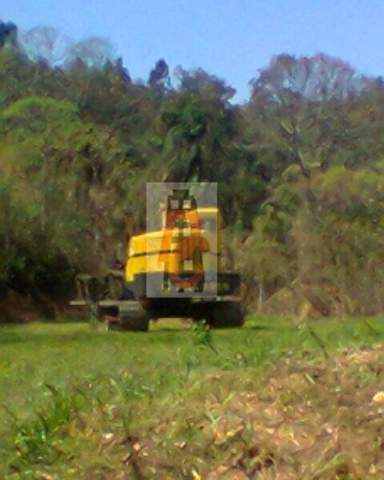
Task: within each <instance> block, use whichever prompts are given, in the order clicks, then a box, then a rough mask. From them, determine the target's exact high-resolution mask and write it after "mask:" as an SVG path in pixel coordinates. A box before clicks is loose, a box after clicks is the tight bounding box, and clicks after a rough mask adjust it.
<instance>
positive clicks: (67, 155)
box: [0, 24, 384, 320]
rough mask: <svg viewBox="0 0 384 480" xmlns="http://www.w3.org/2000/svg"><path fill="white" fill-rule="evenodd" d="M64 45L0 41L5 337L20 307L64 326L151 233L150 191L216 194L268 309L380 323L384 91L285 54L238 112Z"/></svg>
mask: <svg viewBox="0 0 384 480" xmlns="http://www.w3.org/2000/svg"><path fill="white" fill-rule="evenodd" d="M56 41H57V35H56V33H55V32H54V31H53V30H52V29H49V28H40V29H39V28H37V29H33V30H32V31H31V32H29V34H24V35H22V36H21V35H18V32H17V28H16V27H15V26H13V25H8V26H4V24H2V28H1V29H0V295H1V299H2V300H1V302H2V305H3V308H2V312H3V314H2V315H3V320H7V319H9V320H11V319H14V317H15V315H14V311H12V308H8V310H7V309H6V305H8V306H9V305H10V304H11V305H12V302H13V304H19V303H20V301H19V298H20V296H22V297H23V298H24V299H27V298H28V302H30V304H38V305H40V306H42V309H43V310H44V311H43V314H44V316H54V315H55V308H57V305H60V304H61V303H62V302H63V301H64V300H66V299H67V298H68V296H69V295H70V289H71V285H72V280H73V276H74V274H75V273H76V272H78V271H83V270H86V271H91V272H93V273H102V272H103V270H105V269H106V268H108V267H109V266H110V265H111V263H112V262H113V261H114V259H116V258H120V259H123V258H124V251H125V245H126V239H127V238H128V237H129V236H130V235H132V234H133V233H135V232H137V231H139V230H141V229H143V228H144V226H145V215H144V213H145V212H144V203H145V202H144V200H145V188H144V187H145V182H147V181H185V180H197V181H209V182H218V185H219V203H220V206H221V208H222V210H223V213H224V218H225V222H226V231H227V235H226V238H227V242H226V243H227V261H228V264H229V265H230V266H231V267H235V268H238V269H240V271H241V272H242V274H243V278H244V291H243V295H244V300H245V301H246V302H247V303H249V304H250V305H252V306H253V307H254V308H256V307H258V308H265V309H266V311H272V312H275V311H276V310H279V312H278V313H295V314H297V313H300V312H301V311H304V312H307V314H308V315H310V314H314V315H325V316H329V315H344V314H352V315H358V314H376V313H378V312H381V311H382V310H383V299H384V269H383V247H384V245H383V243H384V236H383V234H382V232H383V222H384V215H383V208H384V180H383V179H384V176H383V171H384V157H383V152H384V136H383V133H382V132H383V130H384V83H383V81H382V79H381V78H376V79H373V78H367V77H364V76H362V75H358V74H357V73H356V72H355V71H354V70H353V68H352V67H351V66H350V65H348V64H347V63H345V62H343V61H342V60H339V59H335V58H331V57H329V56H327V55H325V54H319V55H316V56H313V57H298V58H296V57H294V56H291V55H286V54H281V55H277V56H276V57H274V58H272V59H271V62H270V64H269V65H268V66H266V67H265V68H264V69H262V70H261V71H260V72H258V73H257V72H255V78H254V79H252V80H251V81H250V87H251V96H250V99H249V101H248V102H246V103H244V104H241V105H237V104H234V103H231V98H232V97H233V95H234V90H233V89H232V88H231V87H230V86H229V85H227V84H226V83H225V81H223V80H221V79H218V78H217V77H215V76H214V75H211V74H209V73H207V72H205V71H203V70H201V69H196V70H193V71H186V70H184V69H183V68H181V67H179V68H177V69H176V71H175V72H174V75H173V77H171V76H170V72H169V68H168V65H167V64H166V62H165V61H164V60H159V61H158V62H157V64H156V65H155V66H154V68H153V70H152V71H151V72H150V74H149V78H148V80H147V81H133V80H132V79H131V78H130V75H129V72H128V69H127V68H126V67H125V66H124V65H123V62H122V60H121V59H115V58H113V56H112V55H111V52H110V48H109V44H108V43H107V42H104V41H102V40H100V39H95V38H93V39H89V40H84V41H81V42H78V43H77V44H74V45H72V46H70V47H68V49H67V50H66V52H65V55H63V56H62V57H61V58H60V60H58V58H56V57H55V52H56V50H55V48H56V43H55V42H56ZM25 301H27V300H25ZM280 310H282V311H280ZM7 312H8V313H7ZM16 317H17V315H16Z"/></svg>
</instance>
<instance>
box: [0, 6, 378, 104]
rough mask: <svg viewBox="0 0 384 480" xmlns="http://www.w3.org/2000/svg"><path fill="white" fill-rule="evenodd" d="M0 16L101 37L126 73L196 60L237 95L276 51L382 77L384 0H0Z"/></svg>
mask: <svg viewBox="0 0 384 480" xmlns="http://www.w3.org/2000/svg"><path fill="white" fill-rule="evenodd" d="M0 18H1V19H3V20H12V21H14V22H15V23H16V24H17V25H18V26H19V27H20V28H21V29H24V30H27V29H29V28H31V27H34V26H37V25H49V26H53V27H55V28H57V29H58V30H59V31H60V32H62V33H63V34H65V35H68V36H70V37H72V38H73V39H75V40H79V39H82V38H84V37H87V36H95V35H96V36H101V37H107V38H109V39H110V40H111V41H112V42H113V44H114V45H115V46H116V50H117V53H118V54H119V55H121V56H122V57H123V59H124V64H125V66H126V67H127V68H128V69H129V71H130V74H131V76H132V77H133V78H144V79H146V78H147V77H148V73H149V71H150V69H151V68H152V66H153V65H154V63H155V62H156V60H158V59H159V58H165V60H166V61H167V62H168V64H169V65H170V67H171V68H172V69H173V68H175V67H176V66H177V65H181V66H183V67H184V68H195V67H202V68H204V69H205V70H207V71H208V72H210V73H213V74H215V75H217V76H219V77H221V78H224V79H225V80H227V82H228V83H229V84H230V85H232V86H233V87H234V88H236V90H237V92H238V93H237V97H236V98H237V100H240V101H241V100H244V99H246V98H247V97H248V93H249V89H248V81H249V80H250V79H251V78H253V77H254V76H255V75H256V74H257V71H258V69H260V68H262V67H263V66H266V65H267V64H268V62H269V60H270V58H271V56H272V55H274V54H278V53H282V52H287V53H292V54H296V55H303V54H305V55H311V54H315V53H318V52H320V51H322V52H325V53H328V54H330V55H333V56H337V57H341V58H342V59H344V60H347V61H348V62H350V63H351V64H352V65H353V66H355V67H356V68H357V69H358V70H359V71H361V72H362V73H367V74H370V75H383V76H384V51H383V43H384V42H383V38H384V0H269V1H268V0H61V1H58V0H12V1H11V0H1V4H0Z"/></svg>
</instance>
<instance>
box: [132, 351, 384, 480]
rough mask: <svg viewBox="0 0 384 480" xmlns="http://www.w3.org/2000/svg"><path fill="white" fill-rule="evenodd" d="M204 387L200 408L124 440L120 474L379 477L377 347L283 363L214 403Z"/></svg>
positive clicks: (382, 458) (231, 479)
mask: <svg viewBox="0 0 384 480" xmlns="http://www.w3.org/2000/svg"><path fill="white" fill-rule="evenodd" d="M226 377H227V374H223V377H222V378H221V374H220V373H219V374H217V376H216V377H215V378H212V376H210V378H209V379H208V380H207V382H205V383H208V384H209V385H213V383H214V382H217V383H219V384H220V382H222V386H224V385H228V378H226ZM230 383H231V385H234V382H233V381H232V382H230ZM202 384H204V382H202ZM209 385H208V387H207V386H206V385H204V387H202V388H204V389H205V388H207V395H206V397H205V400H204V401H201V400H200V403H195V404H190V405H181V406H179V407H178V410H177V411H176V410H174V411H172V409H170V410H169V411H167V413H165V414H164V416H163V417H162V418H159V419H158V422H156V423H155V424H153V425H152V426H151V427H150V428H149V429H148V430H146V431H145V432H144V433H143V435H140V434H139V435H138V436H137V438H134V439H131V440H129V441H127V443H126V444H125V447H126V454H125V457H124V458H125V466H126V467H129V465H131V468H132V469H133V470H132V471H134V470H137V472H139V473H137V474H138V475H141V478H167V479H168V478H169V479H173V478H175V479H176V478H191V479H195V480H219V479H222V480H225V479H227V480H247V479H257V480H271V479H279V480H291V479H292V480H298V479H308V480H309V479H312V480H326V479H329V480H331V479H332V480H335V479H350V480H351V479H356V480H357V479H361V480H365V479H383V478H384V346H383V345H377V346H376V347H374V348H371V349H369V350H368V349H367V350H349V351H344V352H339V353H338V354H337V355H335V356H334V358H332V359H328V360H327V359H313V358H303V359H292V358H287V359H286V360H283V361H281V362H280V363H279V364H278V365H276V366H275V367H273V369H272V370H271V371H270V374H269V376H268V378H266V379H265V381H264V382H263V383H262V384H261V385H260V384H258V385H257V387H255V389H254V390H252V389H249V388H248V389H246V390H244V389H240V390H238V391H236V390H232V391H229V392H227V395H225V396H224V397H222V398H220V399H219V398H218V397H217V395H216V394H213V393H212V392H210V389H209ZM151 475H156V477H151ZM138 478H140V477H138Z"/></svg>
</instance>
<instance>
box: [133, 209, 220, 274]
mask: <svg viewBox="0 0 384 480" xmlns="http://www.w3.org/2000/svg"><path fill="white" fill-rule="evenodd" d="M196 212H197V215H198V217H199V219H200V226H199V227H198V228H196V227H194V226H190V225H188V224H187V225H185V226H184V228H178V227H175V228H172V229H170V228H166V227H165V226H164V224H163V228H162V229H161V230H158V231H154V232H147V233H144V234H141V235H137V236H134V237H131V239H130V242H129V245H128V249H127V252H128V258H127V261H126V264H125V280H126V281H127V282H128V283H130V282H133V281H134V278H135V276H136V275H138V274H143V273H145V274H147V273H170V274H179V273H181V271H182V270H183V271H193V270H194V271H196V270H199V269H201V270H203V269H204V270H205V271H219V270H220V251H221V234H220V230H221V216H220V212H219V210H218V209H217V208H213V207H212V208H198V209H197V210H196ZM165 245H166V246H165ZM195 249H197V250H199V251H200V252H202V254H203V265H202V264H201V262H200V264H199V262H193V258H192V256H193V252H194V250H195Z"/></svg>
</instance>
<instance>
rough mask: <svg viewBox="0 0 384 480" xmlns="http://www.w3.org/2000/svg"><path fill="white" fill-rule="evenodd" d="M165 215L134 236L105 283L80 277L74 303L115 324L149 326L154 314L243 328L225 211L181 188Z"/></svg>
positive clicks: (138, 328)
mask: <svg viewBox="0 0 384 480" xmlns="http://www.w3.org/2000/svg"><path fill="white" fill-rule="evenodd" d="M160 214H161V217H162V221H161V228H159V229H158V230H156V231H148V232H145V233H143V234H141V235H137V236H133V237H131V239H130V241H129V245H128V246H127V258H126V262H125V265H123V266H122V268H121V269H114V270H111V271H110V272H109V274H108V275H107V276H106V277H104V278H103V279H102V280H101V281H100V280H98V279H96V278H94V277H92V276H90V275H78V276H77V278H76V285H77V298H76V299H75V300H73V301H72V302H71V303H70V304H71V306H73V307H77V308H79V307H80V308H88V309H91V310H93V311H94V312H95V313H94V314H95V315H96V316H97V318H98V319H99V320H101V321H104V322H105V323H106V324H107V325H108V327H109V328H110V329H120V330H130V331H146V330H148V326H149V322H150V320H157V319H159V318H183V317H184V318H191V319H193V320H196V321H199V320H205V321H206V322H207V324H208V325H209V326H211V327H213V328H223V327H240V326H242V325H243V323H244V312H243V308H242V306H241V303H240V299H239V296H238V294H239V286H240V277H239V275H238V274H237V273H235V272H228V271H224V269H223V267H222V250H223V248H222V238H221V237H222V235H221V231H222V225H221V215H220V211H219V209H218V208H217V207H211V206H204V207H199V206H198V205H197V203H196V201H195V199H194V197H193V196H191V195H190V194H189V191H188V190H185V189H180V190H177V189H176V190H173V192H172V194H171V195H169V196H168V198H167V201H166V203H165V205H164V207H163V209H162V211H161V212H160Z"/></svg>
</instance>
